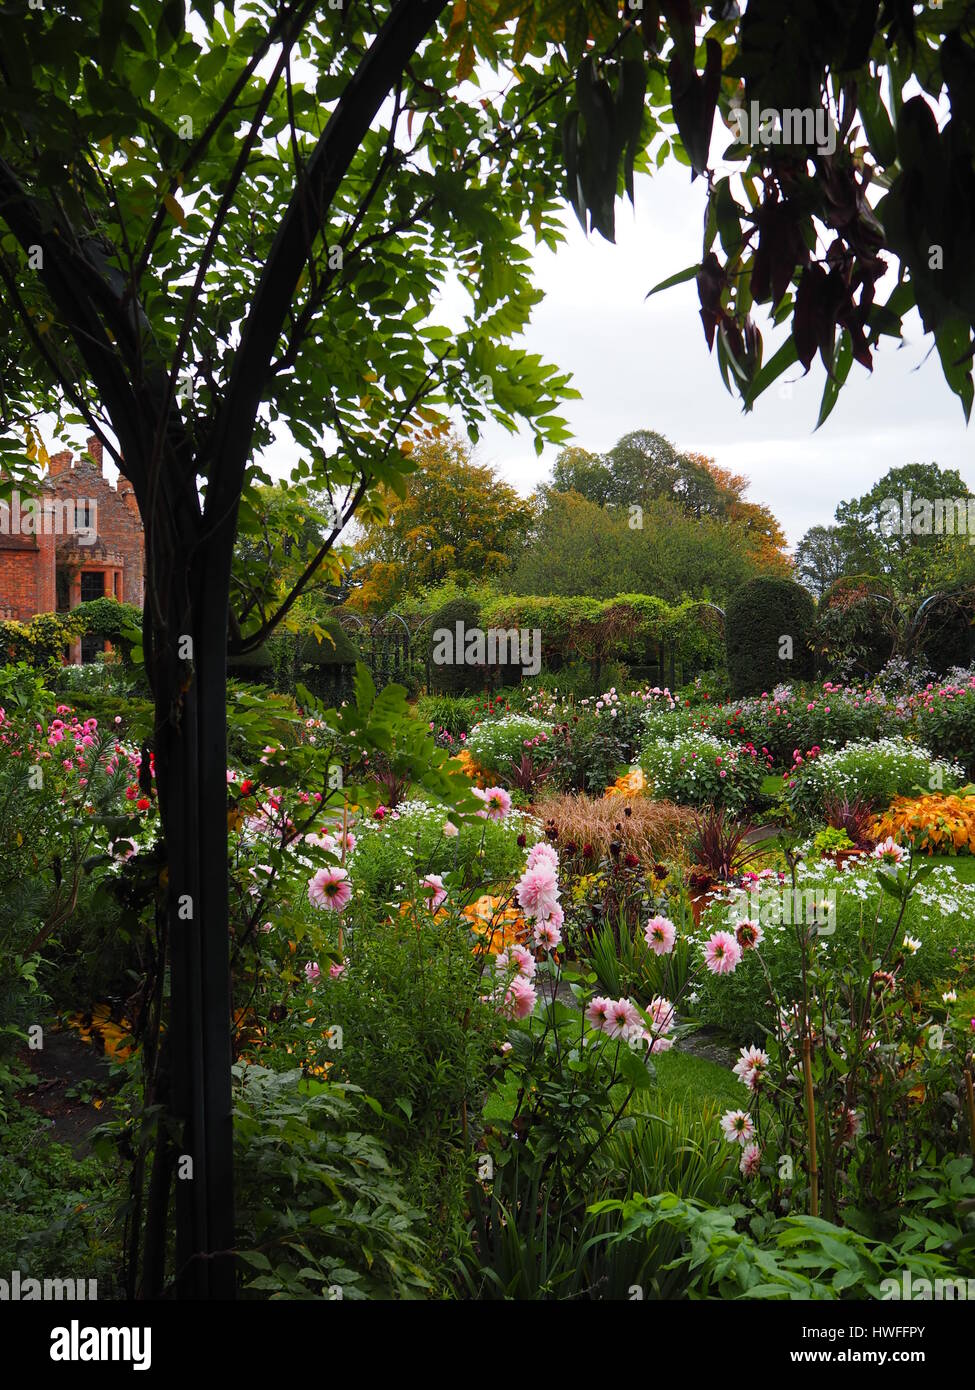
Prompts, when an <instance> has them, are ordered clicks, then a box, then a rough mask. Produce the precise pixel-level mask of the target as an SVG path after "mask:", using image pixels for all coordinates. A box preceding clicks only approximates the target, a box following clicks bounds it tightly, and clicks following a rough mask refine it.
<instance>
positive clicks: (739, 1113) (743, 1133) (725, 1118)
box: [721, 1110, 755, 1145]
mask: <svg viewBox="0 0 975 1390" xmlns="http://www.w3.org/2000/svg"><path fill="white" fill-rule="evenodd" d="M721 1128H722V1130H723V1131H724V1137H725V1138H726V1139H727V1141H728V1143H729V1144H742V1145H744V1144H748V1143H750V1142H751V1140H752V1139H753V1138H754V1136H755V1125H754V1122H753V1120H752V1117H751V1115H749V1113H748V1111H747V1110H726V1111H725V1112H724V1114H723V1115H722V1116H721Z"/></svg>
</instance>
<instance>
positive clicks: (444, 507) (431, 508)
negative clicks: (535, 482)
mask: <svg viewBox="0 0 975 1390" xmlns="http://www.w3.org/2000/svg"><path fill="white" fill-rule="evenodd" d="M410 462H411V465H412V467H413V471H412V472H411V473H410V474H409V475H408V476H407V477H406V479H405V483H404V486H403V488H402V492H403V495H402V496H398V495H397V494H396V493H395V492H394V491H392V489H390V490H389V491H387V492H386V493H385V494H384V498H383V501H384V504H385V506H384V509H383V511H382V513H380V514H378V515H376V516H375V517H373V518H371V519H370V520H369V521H368V522H367V523H366V525H365V526H364V528H363V534H362V536H361V537H360V538H359V540H357V542H356V544H355V547H354V552H353V566H354V569H353V583H354V585H355V588H354V592H353V596H352V599H351V600H350V601H351V603H352V606H353V607H357V608H362V609H366V610H369V609H378V610H381V611H385V610H388V609H389V608H391V607H393V606H394V605H395V603H396V600H397V599H398V598H399V597H401V596H402V595H403V594H405V593H414V592H416V591H417V590H418V589H423V588H426V587H428V586H429V585H431V584H439V583H441V582H443V581H444V580H446V579H458V578H459V579H461V580H464V581H468V580H471V579H483V578H489V577H490V576H492V575H496V574H500V573H501V572H502V571H503V570H504V569H505V568H506V567H507V564H508V557H509V555H510V554H511V552H512V551H514V550H516V549H517V548H518V547H519V546H520V544H521V542H522V540H523V538H524V536H525V533H526V531H527V529H528V527H529V525H530V523H531V520H532V509H531V507H530V506H529V504H528V503H527V502H526V501H524V499H523V498H521V497H519V496H518V494H517V493H516V492H515V490H514V488H512V487H509V486H508V484H507V483H504V482H502V480H501V479H500V478H499V477H498V476H497V474H496V473H495V471H494V469H493V468H491V467H489V466H487V465H485V464H477V463H475V462H474V460H473V456H472V450H471V448H470V446H469V445H468V444H466V443H465V442H464V441H463V440H462V439H460V438H459V437H458V436H457V435H456V434H450V435H447V436H443V437H439V438H433V437H429V436H427V437H426V438H425V439H422V440H421V442H419V444H418V445H417V447H416V448H415V451H414V452H413V454H412V457H411V460H410Z"/></svg>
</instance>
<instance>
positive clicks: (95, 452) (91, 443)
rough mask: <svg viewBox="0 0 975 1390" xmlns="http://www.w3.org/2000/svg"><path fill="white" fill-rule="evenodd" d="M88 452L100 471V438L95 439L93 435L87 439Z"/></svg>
mask: <svg viewBox="0 0 975 1390" xmlns="http://www.w3.org/2000/svg"><path fill="white" fill-rule="evenodd" d="M88 454H89V457H90V458H91V461H92V463H93V464H94V465H95V467H96V468H97V469H98V471H99V473H100V472H101V471H102V442H101V440H100V439H96V438H95V436H94V435H92V436H91V438H90V439H89V440H88Z"/></svg>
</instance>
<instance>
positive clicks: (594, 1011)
mask: <svg viewBox="0 0 975 1390" xmlns="http://www.w3.org/2000/svg"><path fill="white" fill-rule="evenodd" d="M612 1007H613V1001H612V999H607V998H605V996H604V995H602V994H596V995H594V996H593V998H592V999H591V1000H590V1001H589V1007H588V1009H587V1010H586V1018H587V1019H588V1020H589V1022H590V1023H591V1024H592V1026H593V1027H594V1028H598V1029H599V1030H600V1032H603V1031H605V1029H606V1028H607V1026H608V1024H609V1011H610V1009H611V1008H612Z"/></svg>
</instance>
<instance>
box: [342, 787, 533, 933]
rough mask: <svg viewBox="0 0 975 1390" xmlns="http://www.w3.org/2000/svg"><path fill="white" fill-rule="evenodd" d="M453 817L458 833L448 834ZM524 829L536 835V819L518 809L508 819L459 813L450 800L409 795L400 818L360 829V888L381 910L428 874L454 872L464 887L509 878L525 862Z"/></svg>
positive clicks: (355, 863) (355, 862) (353, 864)
mask: <svg viewBox="0 0 975 1390" xmlns="http://www.w3.org/2000/svg"><path fill="white" fill-rule="evenodd" d="M448 820H451V821H452V823H456V824H457V827H458V830H459V834H457V835H455V836H452V837H451V836H448V835H445V834H444V825H445V824H446V822H447V821H448ZM519 834H527V835H528V838H529V840H530V841H532V840H535V839H537V831H536V830H534V829H533V827H532V824H531V822H529V821H527V820H526V818H525V817H523V816H522V815H521V813H520V812H518V811H511V812H510V813H509V814H508V815H507V816H506V817H505V819H504V820H503V821H492V820H486V821H485V820H481V819H480V818H478V817H471V818H469V817H462V816H459V815H456V813H455V812H454V811H452V809H451V808H450V807H449V806H444V805H440V806H432V805H429V804H427V803H424V802H416V801H408V802H404V803H401V804H400V806H398V807H397V818H396V819H395V820H393V819H392V818H391V817H387V818H385V819H384V820H383V822H382V824H379V823H377V822H375V821H371V822H368V821H367V822H365V823H364V824H363V825H362V826H361V827H360V830H359V833H358V841H357V843H356V847H355V850H354V851H353V853H352V857H351V861H350V868H351V871H352V874H353V877H354V880H355V884H356V890H357V891H358V892H361V893H362V894H363V895H364V897H365V898H366V899H367V900H368V901H369V902H370V904H371V907H372V910H374V911H375V910H378V909H379V908H380V907H382V906H383V905H385V904H388V903H390V902H393V903H398V902H400V901H403V900H404V899H405V898H406V897H408V896H409V895H410V894H411V892H412V891H414V889H415V884H416V881H417V879H419V878H422V877H423V875H424V874H430V873H434V874H446V873H449V874H450V875H451V881H452V882H453V883H455V884H456V885H457V887H458V889H459V890H460V891H469V890H470V889H471V888H472V887H473V886H474V885H476V884H483V885H485V886H487V885H489V884H492V883H498V882H503V881H505V880H507V879H510V878H511V876H512V875H513V874H514V873H515V871H516V870H520V868H521V866H522V864H523V863H524V856H525V851H524V850H523V849H520V848H519V847H518V844H517V838H518V836H519Z"/></svg>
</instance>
